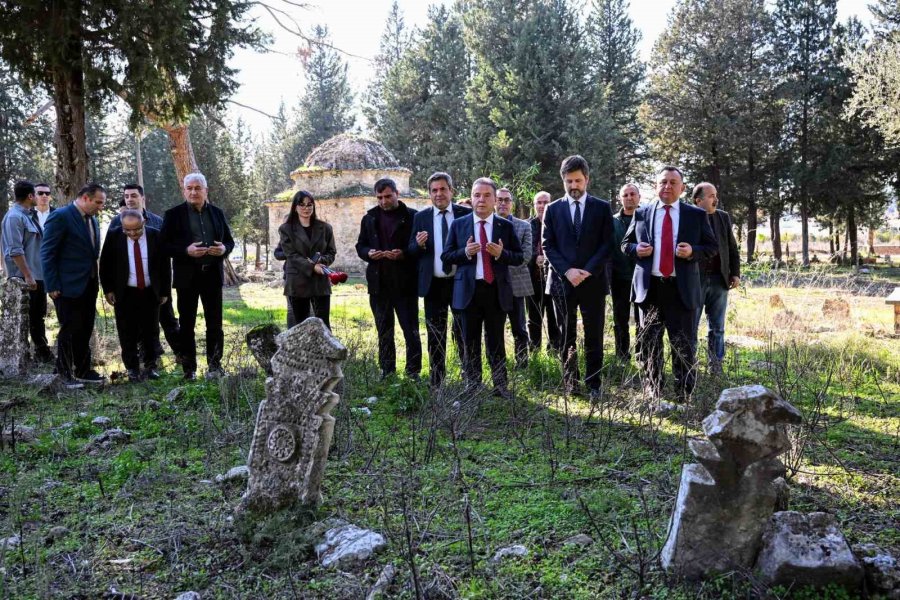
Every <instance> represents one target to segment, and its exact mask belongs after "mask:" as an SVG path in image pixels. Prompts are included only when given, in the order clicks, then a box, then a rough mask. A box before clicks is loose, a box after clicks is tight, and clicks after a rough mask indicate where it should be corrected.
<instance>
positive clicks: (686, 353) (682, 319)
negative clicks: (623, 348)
mask: <svg viewBox="0 0 900 600" xmlns="http://www.w3.org/2000/svg"><path fill="white" fill-rule="evenodd" d="M640 309H641V331H640V333H639V335H640V337H641V338H642V341H641V358H642V359H643V361H644V366H645V369H646V370H647V376H648V378H649V380H650V383H651V384H652V385H653V389H654V392H655V393H656V394H657V395H659V394H661V393H662V389H663V386H664V385H665V369H664V366H663V356H662V355H663V331H664V330H665V332H666V333H667V334H668V336H669V346H670V350H671V354H672V375H673V376H674V377H675V393H676V396H677V399H678V400H679V401H686V400H688V399H689V398H690V396H691V394H692V393H693V392H694V385H695V383H696V380H697V365H696V353H697V329H696V324H695V323H696V319H695V314H694V313H695V311H694V310H691V309H689V308H686V307H685V306H684V304H683V303H682V302H681V296H680V295H679V293H678V283H677V282H676V281H675V279H674V278H669V279H667V280H664V279H662V278H661V277H651V278H650V289H649V290H648V292H647V297H646V298H645V299H644V302H642V303H641V304H640Z"/></svg>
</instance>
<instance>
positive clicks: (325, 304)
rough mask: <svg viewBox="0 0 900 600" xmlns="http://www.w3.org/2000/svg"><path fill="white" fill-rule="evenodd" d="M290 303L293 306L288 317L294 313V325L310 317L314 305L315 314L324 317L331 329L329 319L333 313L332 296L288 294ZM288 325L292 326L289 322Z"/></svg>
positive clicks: (323, 319)
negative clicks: (309, 296) (306, 296)
mask: <svg viewBox="0 0 900 600" xmlns="http://www.w3.org/2000/svg"><path fill="white" fill-rule="evenodd" d="M288 304H290V307H291V314H290V315H288V317H290V316H292V315H293V317H294V325H296V324H297V323H302V322H303V321H305V320H306V319H307V318H309V309H310V307H312V310H313V315H315V316H316V317H318V318H320V319H322V321H324V322H325V327H327V328H329V329H331V321H329V319H328V317H329V315H330V314H331V296H329V295H325V296H313V297H312V298H300V297H299V296H288ZM288 327H292V325H290V324H288Z"/></svg>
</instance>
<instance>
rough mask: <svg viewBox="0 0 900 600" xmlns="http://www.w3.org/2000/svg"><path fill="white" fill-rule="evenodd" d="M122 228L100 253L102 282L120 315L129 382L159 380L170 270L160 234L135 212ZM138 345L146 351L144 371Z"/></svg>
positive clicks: (130, 212) (111, 234)
mask: <svg viewBox="0 0 900 600" xmlns="http://www.w3.org/2000/svg"><path fill="white" fill-rule="evenodd" d="M121 217H122V227H121V229H111V230H110V231H109V232H108V233H107V235H106V242H105V243H104V244H103V251H102V253H101V254H100V283H101V284H102V285H103V292H104V294H105V296H106V300H107V301H108V302H109V303H110V304H112V305H113V309H114V310H115V313H116V329H117V330H118V332H119V344H120V345H121V346H122V362H123V363H124V364H125V369H126V371H127V373H128V379H129V380H130V381H140V380H141V379H142V378H147V379H158V378H159V373H157V371H156V361H157V359H158V358H159V356H158V354H157V350H156V349H157V348H159V307H160V305H161V304H165V302H166V300H168V298H169V296H171V285H172V271H171V268H170V267H169V261H168V260H166V256H165V254H164V253H163V249H162V245H161V242H160V237H159V231H157V230H156V229H153V228H151V227H147V226H146V225H145V222H144V216H143V215H142V214H141V213H140V212H139V211H137V210H133V209H126V210H125V211H123V212H122V215H121ZM138 342H140V343H141V346H142V347H143V348H144V372H143V373H142V372H141V369H140V358H139V354H138Z"/></svg>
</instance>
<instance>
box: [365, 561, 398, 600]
mask: <svg viewBox="0 0 900 600" xmlns="http://www.w3.org/2000/svg"><path fill="white" fill-rule="evenodd" d="M396 576H397V569H396V568H394V565H392V564H387V565H385V566H384V568H383V569H382V570H381V574H380V575H379V576H378V579H377V580H375V585H373V586H372V589H371V590H369V593H368V594H366V600H375V599H376V598H378V597H380V596H382V595H383V594H385V592H386V590H387V589H388V586H389V585H391V582H392V581H394V577H396Z"/></svg>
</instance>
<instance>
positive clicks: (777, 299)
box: [769, 294, 784, 308]
mask: <svg viewBox="0 0 900 600" xmlns="http://www.w3.org/2000/svg"><path fill="white" fill-rule="evenodd" d="M769 306H771V307H772V308H784V300H782V299H781V296H779V295H778V294H772V295H771V296H769Z"/></svg>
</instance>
